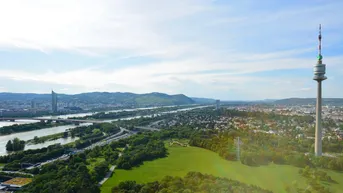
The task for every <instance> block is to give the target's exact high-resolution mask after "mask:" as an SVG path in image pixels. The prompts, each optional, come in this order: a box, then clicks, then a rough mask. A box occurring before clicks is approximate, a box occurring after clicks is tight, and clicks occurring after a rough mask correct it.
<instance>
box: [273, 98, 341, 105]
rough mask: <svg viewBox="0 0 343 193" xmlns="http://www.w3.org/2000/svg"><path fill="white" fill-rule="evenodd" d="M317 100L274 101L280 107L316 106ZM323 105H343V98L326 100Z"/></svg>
mask: <svg viewBox="0 0 343 193" xmlns="http://www.w3.org/2000/svg"><path fill="white" fill-rule="evenodd" d="M316 100H317V99H316V98H288V99H281V100H276V101H274V104H278V105H315V104H316ZM323 105H336V106H342V105H343V98H324V99H323Z"/></svg>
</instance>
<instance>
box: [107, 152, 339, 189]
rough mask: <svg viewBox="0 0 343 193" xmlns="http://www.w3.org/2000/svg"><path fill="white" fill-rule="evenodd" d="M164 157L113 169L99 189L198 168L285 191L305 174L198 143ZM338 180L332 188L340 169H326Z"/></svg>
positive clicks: (178, 173) (182, 173)
mask: <svg viewBox="0 0 343 193" xmlns="http://www.w3.org/2000/svg"><path fill="white" fill-rule="evenodd" d="M168 149H169V155H168V157H166V158H162V159H157V160H154V161H147V162H144V164H143V165H142V166H140V167H137V168H133V169H131V170H121V169H116V170H115V172H114V174H113V175H112V177H111V178H110V179H108V180H107V181H106V182H105V183H104V184H103V185H102V187H101V192H102V193H110V192H111V189H112V187H114V186H116V185H118V184H119V183H120V182H122V181H126V180H134V181H136V182H138V183H146V182H152V181H156V180H160V179H162V178H163V177H164V176H166V175H170V176H181V177H182V176H185V175H186V174H187V173H188V172H189V171H198V172H201V173H204V174H212V175H214V176H218V177H225V178H229V179H233V180H238V181H241V182H243V183H247V184H253V185H257V186H259V187H261V188H264V189H269V190H272V191H273V192H277V193H282V192H285V186H286V185H290V184H292V183H293V182H294V181H296V182H297V183H298V184H299V186H300V187H305V182H306V180H305V178H304V177H302V176H300V175H299V174H298V171H299V168H297V167H294V166H288V165H275V164H270V165H268V166H260V167H250V166H246V165H243V164H241V163H240V162H235V161H227V160H224V159H222V158H221V157H219V155H217V154H216V153H214V152H212V151H209V150H206V149H201V148H197V147H177V146H176V147H175V146H173V147H168ZM327 173H328V175H330V176H331V178H332V179H333V180H335V181H336V182H337V184H332V183H330V184H328V185H329V186H330V188H331V190H332V191H333V192H339V191H341V190H342V189H343V173H338V172H334V171H327Z"/></svg>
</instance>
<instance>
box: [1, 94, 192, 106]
mask: <svg viewBox="0 0 343 193" xmlns="http://www.w3.org/2000/svg"><path fill="white" fill-rule="evenodd" d="M32 100H35V101H37V102H50V101H51V95H50V94H35V93H0V102H4V101H22V102H28V101H32ZM58 101H59V102H65V103H87V104H96V103H98V104H120V105H124V106H155V105H186V104H194V103H195V102H194V101H193V100H192V99H191V98H189V97H187V96H185V95H183V94H178V95H167V94H164V93H147V94H135V93H128V92H124V93H122V92H113V93H111V92H91V93H81V94H74V95H67V94H59V93H58Z"/></svg>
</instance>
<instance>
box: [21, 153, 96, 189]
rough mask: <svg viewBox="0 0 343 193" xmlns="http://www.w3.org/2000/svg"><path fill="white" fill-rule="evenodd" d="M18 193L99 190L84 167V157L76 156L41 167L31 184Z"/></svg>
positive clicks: (83, 155) (81, 155)
mask: <svg viewBox="0 0 343 193" xmlns="http://www.w3.org/2000/svg"><path fill="white" fill-rule="evenodd" d="M19 192H22V193H24V192H25V193H32V192H42V193H50V192H65V193H67V192H73V193H98V192H100V190H99V187H98V186H97V184H96V181H95V178H94V177H92V176H91V175H90V174H89V170H88V169H87V167H86V155H85V154H78V155H76V156H73V157H71V158H70V159H69V160H68V161H66V162H63V161H59V162H55V163H54V164H48V165H45V166H43V167H42V169H41V170H40V172H39V175H36V176H35V177H34V179H33V181H32V183H30V184H29V185H27V186H25V187H24V188H23V189H22V190H21V191H19Z"/></svg>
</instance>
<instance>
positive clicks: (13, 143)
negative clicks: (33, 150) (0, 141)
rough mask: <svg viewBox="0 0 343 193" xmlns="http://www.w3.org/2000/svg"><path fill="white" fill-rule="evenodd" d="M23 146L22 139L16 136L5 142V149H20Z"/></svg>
mask: <svg viewBox="0 0 343 193" xmlns="http://www.w3.org/2000/svg"><path fill="white" fill-rule="evenodd" d="M24 148H25V141H22V140H20V139H18V138H14V139H13V140H9V141H8V142H7V144H6V150H7V151H20V150H23V149H24Z"/></svg>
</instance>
